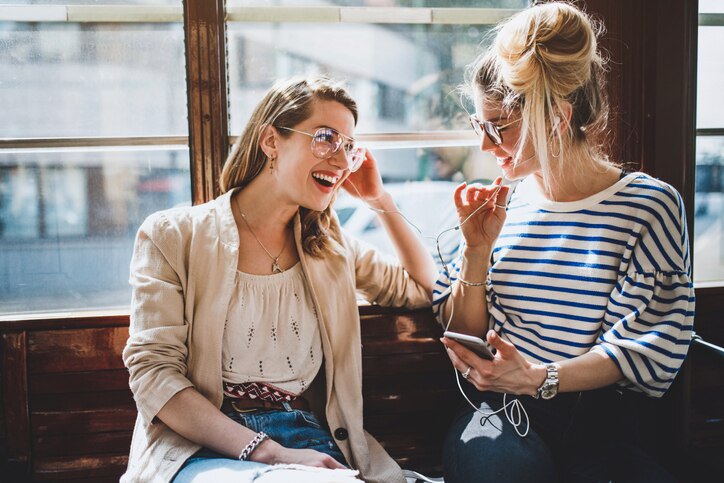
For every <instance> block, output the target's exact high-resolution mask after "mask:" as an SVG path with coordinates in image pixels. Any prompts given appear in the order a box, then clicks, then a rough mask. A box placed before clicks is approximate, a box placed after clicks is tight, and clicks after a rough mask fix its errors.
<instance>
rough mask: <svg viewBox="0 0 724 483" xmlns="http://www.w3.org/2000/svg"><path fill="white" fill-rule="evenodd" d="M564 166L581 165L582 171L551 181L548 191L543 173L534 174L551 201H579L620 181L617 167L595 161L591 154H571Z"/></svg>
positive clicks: (566, 173) (544, 194)
mask: <svg viewBox="0 0 724 483" xmlns="http://www.w3.org/2000/svg"><path fill="white" fill-rule="evenodd" d="M561 163H562V165H563V166H573V165H574V164H579V165H580V166H581V169H576V170H566V171H565V172H564V175H563V176H561V179H558V180H549V183H551V184H550V185H549V186H548V188H549V189H546V182H545V180H544V178H543V173H542V172H541V171H538V172H536V173H535V174H534V176H535V180H536V182H537V184H538V187H539V189H540V191H541V193H543V196H545V197H546V198H547V199H549V200H550V201H561V202H569V201H579V200H582V199H585V198H588V197H589V196H592V195H594V194H596V193H599V192H601V191H603V190H605V189H606V188H608V187H610V186H612V185H613V184H614V183H616V182H617V181H618V179H619V175H620V173H621V171H620V170H619V169H618V168H616V167H615V166H612V165H609V164H607V163H603V162H600V161H597V160H595V159H594V158H592V157H591V155H590V154H589V153H572V152H571V153H569V156H568V157H567V158H566V159H563V160H561Z"/></svg>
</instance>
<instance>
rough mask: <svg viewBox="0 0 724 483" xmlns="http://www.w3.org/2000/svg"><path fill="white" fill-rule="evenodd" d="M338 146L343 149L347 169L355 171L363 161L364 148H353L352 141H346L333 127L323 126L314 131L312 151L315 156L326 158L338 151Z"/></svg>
mask: <svg viewBox="0 0 724 483" xmlns="http://www.w3.org/2000/svg"><path fill="white" fill-rule="evenodd" d="M340 148H343V149H344V154H345V157H346V158H347V162H348V164H349V170H350V171H356V170H357V169H358V168H359V167H360V166H361V165H362V161H364V157H365V156H364V150H360V149H355V146H354V143H353V142H351V141H347V140H346V139H345V138H344V137H343V136H342V135H341V134H340V133H338V132H337V131H335V130H334V129H331V128H327V127H323V128H319V129H317V130H316V131H315V132H314V136H313V137H312V153H313V154H314V155H315V156H316V157H318V158H320V159H327V158H329V157H331V156H333V155H334V154H335V153H336V152H337V151H339V150H340ZM360 151H361V153H360Z"/></svg>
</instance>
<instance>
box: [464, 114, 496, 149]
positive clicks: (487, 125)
mask: <svg viewBox="0 0 724 483" xmlns="http://www.w3.org/2000/svg"><path fill="white" fill-rule="evenodd" d="M470 124H471V125H472V126H473V131H475V134H477V135H478V136H480V137H483V135H487V136H488V139H490V141H491V142H492V143H493V144H495V145H496V146H500V145H501V144H503V135H502V134H501V133H500V130H499V129H498V126H496V125H495V124H493V123H492V122H488V121H481V120H479V119H478V118H477V117H476V116H475V115H474V114H473V115H472V116H470Z"/></svg>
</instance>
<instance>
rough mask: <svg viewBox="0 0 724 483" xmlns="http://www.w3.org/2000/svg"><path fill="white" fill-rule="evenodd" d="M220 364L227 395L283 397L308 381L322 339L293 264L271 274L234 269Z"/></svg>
mask: <svg viewBox="0 0 724 483" xmlns="http://www.w3.org/2000/svg"><path fill="white" fill-rule="evenodd" d="M251 301H253V303H251ZM222 364H223V366H222V377H223V380H224V392H225V393H226V394H227V395H228V396H232V397H246V398H250V399H255V398H261V399H267V400H288V399H287V397H293V396H296V395H299V394H301V393H302V392H304V390H305V389H306V388H307V387H308V386H309V383H310V382H311V381H312V380H313V379H314V377H315V376H316V375H317V372H318V371H319V368H320V367H321V364H322V342H321V336H320V333H319V321H318V319H317V315H316V312H315V311H314V303H313V301H312V298H311V295H310V294H309V291H308V290H307V287H306V282H305V279H304V273H303V272H302V268H301V265H300V264H299V263H297V264H296V265H295V266H293V267H292V268H290V269H288V270H286V271H285V272H283V273H276V274H272V275H251V274H247V273H243V272H237V276H236V290H235V294H234V296H233V297H232V299H231V303H230V304H229V313H228V321H227V323H226V327H225V329H224V340H223V354H222ZM250 383H257V384H256V385H250ZM252 396H253V397H252Z"/></svg>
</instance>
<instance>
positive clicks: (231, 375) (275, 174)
mask: <svg viewBox="0 0 724 483" xmlns="http://www.w3.org/2000/svg"><path fill="white" fill-rule="evenodd" d="M356 123H357V105H356V103H355V101H354V100H353V99H352V98H351V97H350V96H349V94H348V93H347V92H346V91H345V90H344V89H343V88H342V87H341V86H340V85H338V84H337V83H334V82H333V81H331V80H329V79H327V78H324V77H318V78H309V79H293V80H290V81H286V82H280V83H277V84H276V85H275V86H273V87H272V88H271V90H270V91H269V92H268V93H267V94H266V96H265V97H264V99H263V100H262V101H261V102H260V103H259V105H258V106H257V107H256V109H255V111H254V112H253V114H252V115H251V118H250V120H249V122H248V124H247V127H246V129H245V130H244V132H243V134H242V135H241V137H240V139H239V141H238V143H237V144H236V145H235V146H234V148H233V150H232V152H231V154H230V156H229V157H228V159H227V161H226V164H225V166H224V168H223V171H222V173H221V189H222V192H224V194H223V195H221V196H220V197H218V198H217V199H215V200H213V201H211V202H208V203H205V204H203V205H199V206H194V207H191V208H176V209H171V210H167V211H163V212H159V213H156V214H154V215H151V216H150V217H149V218H148V219H147V220H146V221H145V222H144V223H143V225H142V226H141V228H140V230H139V232H138V236H137V238H136V244H135V248H134V254H133V259H132V262H131V285H132V287H133V303H132V311H131V330H130V337H129V339H128V343H127V345H126V348H125V350H124V353H123V357H124V361H125V364H126V366H127V367H128V369H129V371H130V384H131V389H132V391H133V393H134V397H135V400H136V403H137V406H138V410H139V415H138V418H137V422H136V427H135V430H134V434H133V442H132V447H131V454H130V457H129V462H128V470H127V472H126V474H125V475H124V477H123V478H122V481H126V482H131V481H174V482H187V481H196V482H198V481H213V482H220V481H233V482H244V481H252V480H253V481H259V482H276V481H279V482H294V481H310V482H311V481H315V482H317V481H329V482H332V481H351V480H357V477H356V476H355V475H356V474H358V476H359V477H361V478H364V480H365V481H370V482H380V483H382V482H384V483H389V482H400V483H403V482H404V481H405V480H404V478H403V476H402V472H401V470H400V468H399V466H398V465H397V464H396V463H395V462H394V460H392V459H391V458H390V456H389V455H387V453H386V452H385V451H384V450H383V449H382V447H381V446H380V445H379V443H378V442H377V441H375V439H374V438H372V437H371V436H370V435H369V434H367V433H366V432H365V431H364V429H363V425H362V380H361V377H362V360H361V340H360V327H359V323H360V320H359V313H358V310H357V303H356V293H361V294H362V295H363V296H364V297H365V298H366V299H367V300H369V301H371V302H375V303H378V304H380V305H386V306H405V307H410V308H413V307H421V306H426V305H428V306H429V304H430V301H431V297H432V285H433V282H434V280H435V277H436V273H435V272H436V269H435V265H434V263H433V261H432V258H431V257H430V255H429V253H428V252H427V251H426V249H425V248H424V247H423V245H422V244H421V243H420V242H419V240H418V238H417V237H416V236H415V235H414V234H413V233H412V232H411V231H410V230H409V228H408V227H407V226H406V224H405V222H404V221H403V219H402V218H401V217H399V216H397V215H394V214H388V213H389V212H392V213H394V212H396V211H397V209H396V207H395V204H394V202H393V200H392V198H391V197H390V195H389V194H388V193H387V192H386V191H385V190H384V187H383V185H382V181H381V178H380V174H379V172H378V170H377V166H376V163H375V159H374V157H373V156H372V155H371V153H369V152H368V151H365V150H360V149H356V147H355V140H354V129H355V125H356ZM340 188H345V189H347V190H348V191H350V193H351V194H352V195H354V196H357V197H359V198H361V199H362V200H363V201H364V202H365V203H367V204H368V205H370V206H371V207H373V208H375V209H377V210H381V211H384V212H386V213H385V214H383V215H382V216H381V222H382V224H383V225H384V226H385V227H386V229H387V231H388V233H389V234H390V235H391V238H392V239H393V241H394V243H395V244H396V247H397V250H398V254H399V257H400V261H401V264H395V263H392V262H390V261H388V260H387V259H386V258H384V257H381V256H380V255H379V254H378V253H376V252H375V251H374V250H373V249H371V248H369V247H367V246H364V245H362V244H360V243H359V242H357V241H356V240H354V239H352V238H350V237H348V236H347V235H345V234H344V233H343V232H342V230H341V229H340V226H339V222H338V221H337V219H336V217H335V215H334V213H333V211H332V203H333V202H334V199H335V197H336V195H337V192H338V190H339V189H340ZM279 464H281V465H282V466H281V467H280V466H278V465H279ZM272 465H277V466H272ZM289 465H292V466H291V467H290V466H289ZM294 465H297V466H294ZM299 465H301V466H299ZM300 468H301V469H300ZM260 475H261V476H260ZM257 478H258V479H257Z"/></svg>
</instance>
